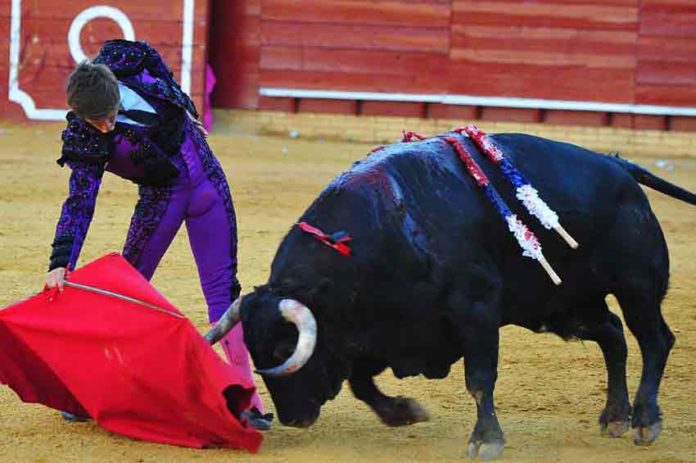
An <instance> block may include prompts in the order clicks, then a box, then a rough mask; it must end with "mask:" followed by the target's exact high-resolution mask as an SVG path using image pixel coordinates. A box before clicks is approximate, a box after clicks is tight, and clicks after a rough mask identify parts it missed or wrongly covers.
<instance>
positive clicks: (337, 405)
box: [0, 124, 696, 463]
mask: <svg viewBox="0 0 696 463" xmlns="http://www.w3.org/2000/svg"><path fill="white" fill-rule="evenodd" d="M61 128H62V126H61V125H56V124H43V125H32V126H14V125H0V219H1V220H0V281H1V282H2V283H1V284H0V288H2V289H0V307H4V306H6V305H8V304H10V303H11V302H13V301H16V300H18V299H20V298H22V297H24V296H26V295H29V294H30V293H32V292H35V291H37V290H38V289H39V288H40V287H41V284H42V278H43V273H44V271H45V269H46V265H47V259H48V254H49V245H50V243H51V240H52V236H53V231H54V227H55V222H56V219H57V217H58V213H59V208H60V204H61V202H62V200H63V198H64V194H65V192H66V188H67V177H68V171H67V169H60V168H58V167H57V166H56V164H55V163H54V162H53V161H54V159H55V158H57V157H58V152H59V148H60V145H59V141H58V139H59V133H60V130H61ZM414 129H417V128H415V127H414ZM396 136H398V134H395V137H396ZM210 141H211V144H212V145H213V147H214V149H215V150H216V153H217V155H218V157H219V158H220V160H221V162H222V164H223V166H224V167H225V170H226V172H227V174H228V177H229V179H230V183H231V185H232V190H233V195H234V199H235V204H236V207H237V215H238V219H239V238H240V256H239V257H240V259H239V260H240V272H241V275H240V277H241V281H242V284H243V285H244V287H245V288H251V287H252V286H253V285H254V284H258V283H262V282H265V279H266V277H267V274H268V269H269V265H270V261H271V259H272V257H273V254H274V252H275V249H276V246H277V244H278V243H279V240H280V239H281V238H282V236H283V235H284V234H285V232H286V231H287V229H288V227H289V226H290V225H291V224H292V223H293V222H294V220H296V219H297V217H298V216H299V215H300V213H301V212H302V211H303V210H304V209H305V208H306V207H307V206H308V205H309V203H310V201H311V200H312V199H313V198H314V197H315V196H316V194H317V193H318V192H319V191H320V190H321V188H322V187H323V186H324V185H325V184H326V183H327V182H328V181H329V180H330V179H331V178H333V177H334V176H335V175H336V174H337V173H338V172H340V171H342V170H344V169H346V168H347V167H348V166H349V165H350V163H351V162H352V161H353V160H356V159H359V158H361V157H363V156H364V154H365V153H367V152H368V150H369V149H370V148H371V147H370V146H366V145H359V144H341V143H333V142H332V143H329V142H321V141H304V140H290V139H280V138H260V137H256V136H249V135H244V134H234V133H219V132H214V133H213V134H212V135H211V137H210ZM617 148H619V149H620V148H621V147H617ZM694 149H695V150H696V147H694ZM638 161H639V162H641V163H643V164H644V165H646V166H650V167H651V168H652V170H653V171H655V172H657V173H658V174H659V175H662V176H664V177H665V178H667V179H669V180H671V181H674V182H676V183H678V184H680V185H682V186H685V187H688V188H689V189H691V190H696V160H695V159H691V160H686V159H673V160H670V161H669V162H668V163H666V164H665V163H663V162H659V163H658V160H657V159H655V158H641V159H638ZM648 194H649V195H650V198H651V201H652V204H653V207H654V209H655V211H656V213H657V215H658V217H659V218H660V220H661V223H662V226H663V228H664V231H665V234H666V236H667V240H668V242H669V247H670V255H671V260H672V269H671V270H672V280H671V290H670V292H669V294H668V296H667V299H666V300H665V302H664V304H663V310H664V313H665V316H666V319H667V321H668V323H669V324H670V326H671V327H672V329H673V330H674V331H675V334H676V337H677V343H676V346H675V348H674V350H673V351H672V355H671V357H670V359H669V363H668V365H667V370H666V374H665V378H664V381H663V386H662V394H661V406H662V410H663V412H664V418H665V419H664V431H663V434H662V436H661V437H660V439H659V440H658V441H657V443H656V444H655V445H654V446H652V447H649V448H638V447H635V446H634V445H633V443H632V440H631V438H630V437H629V435H626V436H624V437H623V438H620V439H610V438H606V437H601V436H600V435H599V430H598V426H597V418H598V416H599V412H600V410H601V409H602V407H603V405H604V400H605V370H604V364H603V360H602V356H601V353H600V350H599V348H598V347H597V346H596V345H595V344H594V343H589V342H588V343H581V342H573V343H565V342H563V341H561V340H560V339H558V338H556V337H554V336H552V335H535V334H532V333H529V332H526V331H523V330H521V329H518V328H514V327H508V328H504V329H503V330H502V344H501V351H500V371H499V373H500V374H499V380H498V385H497V390H496V393H497V394H496V395H497V406H498V414H499V418H500V421H501V425H502V427H503V429H504V431H505V432H506V438H507V447H506V450H505V452H504V453H503V461H515V462H539V461H544V462H547V461H564V462H565V461H569V462H601V463H607V462H624V461H625V462H629V461H630V462H636V463H637V462H670V463H676V462H686V461H696V278H694V277H696V237H695V236H694V233H693V231H694V229H696V214H695V213H694V208H693V207H690V206H687V205H686V204H683V203H680V202H678V201H675V200H671V199H669V198H666V197H664V196H662V195H659V194H656V193H653V192H648ZM135 195H136V191H135V188H134V186H133V185H132V184H131V183H129V182H125V181H123V180H120V179H118V178H116V177H114V176H107V177H106V179H105V181H104V184H103V185H102V192H101V194H100V198H99V201H98V205H97V212H96V216H95V218H94V221H93V223H92V227H91V230H90V233H89V238H88V239H87V242H86V245H85V247H84V253H83V256H82V262H87V261H89V260H91V259H93V258H96V257H98V256H100V255H102V254H104V253H107V252H110V251H114V250H120V249H121V246H122V243H123V239H124V237H125V233H126V229H127V226H128V222H129V218H130V214H131V212H132V208H133V206H134V203H135ZM153 283H154V285H155V286H156V287H158V288H159V289H160V290H161V291H162V292H163V293H164V294H165V295H166V296H168V298H169V299H170V300H171V301H173V302H174V304H175V305H177V306H178V307H180V308H182V309H183V310H184V311H185V312H186V314H187V315H188V316H189V317H190V318H191V319H192V320H193V322H194V323H195V324H196V325H197V326H198V327H199V328H200V329H201V330H203V329H204V326H205V321H206V315H205V305H204V301H203V297H202V295H201V293H200V289H199V284H198V280H197V274H196V270H195V267H194V264H193V260H192V257H191V252H190V250H189V247H188V242H187V239H186V236H185V230H182V231H181V233H180V235H179V236H177V239H176V241H175V242H174V244H173V246H172V248H171V250H170V252H169V253H168V254H167V256H166V257H165V259H164V261H163V263H162V265H161V267H160V269H159V270H158V272H157V273H156V275H155V278H154V280H153ZM612 307H613V308H614V309H616V304H615V303H614V302H613V301H612ZM629 352H630V356H629V365H628V367H629V368H628V370H629V387H630V390H631V391H635V389H636V386H637V383H638V380H639V376H640V366H641V363H640V355H639V351H638V347H637V345H636V343H635V339H634V338H633V337H632V336H630V337H629ZM378 383H379V384H380V386H381V387H382V388H383V389H384V390H385V392H387V393H389V394H394V395H396V394H401V395H408V396H412V397H414V398H417V399H419V400H420V402H421V403H422V404H423V405H424V406H425V407H426V408H427V409H428V410H429V411H430V414H431V420H430V421H429V422H427V423H422V424H418V425H415V426H411V427H406V428H396V429H393V428H387V427H385V426H383V425H382V424H381V423H380V422H379V421H378V419H377V418H376V417H375V416H374V415H373V414H372V412H371V411H370V410H369V409H368V407H367V406H366V405H364V404H363V403H362V402H359V401H357V400H356V399H354V398H353V397H352V395H351V393H350V391H349V390H348V388H347V387H346V388H344V389H343V391H342V392H341V394H340V395H339V396H338V397H337V398H336V400H334V401H332V402H329V403H328V404H327V405H326V406H325V407H324V408H323V411H322V416H321V418H320V419H319V421H318V422H317V423H316V424H315V425H314V426H313V427H312V428H311V429H309V430H296V429H291V428H284V427H282V426H280V425H276V426H275V427H274V428H273V430H272V431H271V432H269V433H268V434H267V435H266V440H265V443H264V445H263V447H262V448H261V451H260V452H259V453H258V454H256V455H252V454H249V453H245V452H242V451H234V450H219V449H216V450H193V449H186V448H179V447H173V446H167V445H157V444H152V443H147V442H140V441H135V440H131V439H128V438H124V437H120V436H118V435H114V434H110V433H108V432H106V431H104V430H102V429H101V428H99V427H97V426H95V425H94V424H92V423H67V422H64V421H63V420H62V419H61V418H60V417H59V416H58V413H57V412H55V411H53V410H50V409H48V408H45V407H43V406H38V405H27V404H23V403H22V402H20V401H19V400H18V398H17V397H16V396H15V394H14V393H13V392H12V391H11V390H10V389H8V388H6V387H0V461H1V462H15V461H16V462H51V463H53V462H74V461H81V462H85V461H95V462H96V461H98V462H170V461H176V462H180V461H206V462H211V463H213V462H231V461H234V462H261V461H263V462H287V463H293V462H302V463H313V462H317V463H319V462H321V463H324V462H350V463H355V462H363V461H379V462H381V463H388V462H399V463H403V462H409V461H420V462H430V461H432V462H435V461H437V462H448V461H452V462H454V461H460V460H462V459H464V458H465V457H464V451H465V447H466V440H467V438H468V434H469V432H470V431H471V429H472V426H473V424H474V419H475V405H474V402H473V400H472V399H471V398H470V397H469V395H468V393H467V392H466V390H465V387H464V375H463V368H462V367H456V366H455V367H454V368H453V370H452V374H451V375H450V376H449V377H448V378H447V379H445V380H439V381H435V380H433V381H429V380H426V379H424V378H412V379H407V380H397V379H395V378H394V377H393V376H392V375H391V373H385V374H384V375H382V376H381V377H380V378H379V379H378ZM260 387H261V389H262V393H263V397H264V398H265V399H266V400H267V401H268V403H269V405H270V397H269V396H268V394H267V393H266V391H265V390H264V389H263V385H261V386H260ZM632 393H633V392H632Z"/></svg>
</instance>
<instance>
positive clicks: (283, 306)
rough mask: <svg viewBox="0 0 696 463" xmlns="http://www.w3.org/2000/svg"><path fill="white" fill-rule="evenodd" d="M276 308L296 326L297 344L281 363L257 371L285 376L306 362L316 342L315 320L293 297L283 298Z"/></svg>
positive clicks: (267, 374)
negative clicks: (293, 350)
mask: <svg viewBox="0 0 696 463" xmlns="http://www.w3.org/2000/svg"><path fill="white" fill-rule="evenodd" d="M278 310H279V311H280V313H281V315H282V316H283V318H284V319H285V320H287V321H289V322H291V323H294V324H295V326H297V331H298V333H299V334H298V336H297V346H296V347H295V352H293V353H292V355H291V356H290V358H288V359H287V360H286V361H285V362H284V363H283V364H282V365H278V366H277V367H273V368H267V369H265V370H258V371H257V373H259V374H262V375H266V376H286V375H289V374H291V373H294V372H296V371H297V370H299V369H300V368H302V367H303V366H304V364H305V363H307V361H308V360H309V358H310V357H311V356H312V353H313V352H314V347H315V346H316V344H317V321H316V320H315V319H314V315H312V312H311V311H310V310H309V309H308V308H307V306H305V305H304V304H301V303H300V302H298V301H296V300H294V299H283V300H282V301H280V303H279V304H278Z"/></svg>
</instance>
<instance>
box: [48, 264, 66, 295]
mask: <svg viewBox="0 0 696 463" xmlns="http://www.w3.org/2000/svg"><path fill="white" fill-rule="evenodd" d="M64 287H65V268H64V267H57V268H54V269H53V270H51V271H50V272H48V273H47V274H46V282H45V284H44V289H53V288H58V290H59V291H63V288H64Z"/></svg>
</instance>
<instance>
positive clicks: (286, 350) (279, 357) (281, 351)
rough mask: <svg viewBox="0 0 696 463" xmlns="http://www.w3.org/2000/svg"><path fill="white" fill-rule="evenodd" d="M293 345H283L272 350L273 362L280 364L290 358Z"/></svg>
mask: <svg viewBox="0 0 696 463" xmlns="http://www.w3.org/2000/svg"><path fill="white" fill-rule="evenodd" d="M294 347H295V346H294V344H285V343H282V344H280V345H277V346H275V348H274V349H273V360H275V361H277V362H279V363H281V362H284V361H286V360H287V359H289V358H290V356H291V355H292V353H293V349H294Z"/></svg>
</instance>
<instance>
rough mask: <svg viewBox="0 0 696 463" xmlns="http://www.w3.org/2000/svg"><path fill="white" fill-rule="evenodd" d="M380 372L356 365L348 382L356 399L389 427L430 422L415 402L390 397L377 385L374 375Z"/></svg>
mask: <svg viewBox="0 0 696 463" xmlns="http://www.w3.org/2000/svg"><path fill="white" fill-rule="evenodd" d="M377 373H379V370H375V369H373V368H369V367H368V366H367V365H366V364H363V365H360V364H356V365H355V367H354V368H353V373H352V375H351V377H350V379H349V380H348V383H349V384H350V387H351V389H352V391H353V394H354V395H355V397H356V398H358V399H360V400H362V401H363V402H365V403H366V404H368V405H369V406H370V407H371V408H372V410H374V412H375V413H376V414H377V416H379V418H380V419H381V420H382V422H383V423H384V424H386V425H387V426H406V425H409V424H413V423H418V422H421V421H428V412H426V411H425V409H424V408H423V407H422V406H421V405H420V404H419V403H418V402H416V401H415V400H413V399H410V398H408V397H390V396H388V395H385V394H383V393H382V391H380V390H379V389H378V388H377V385H375V382H374V379H373V375H375V374H377Z"/></svg>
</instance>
